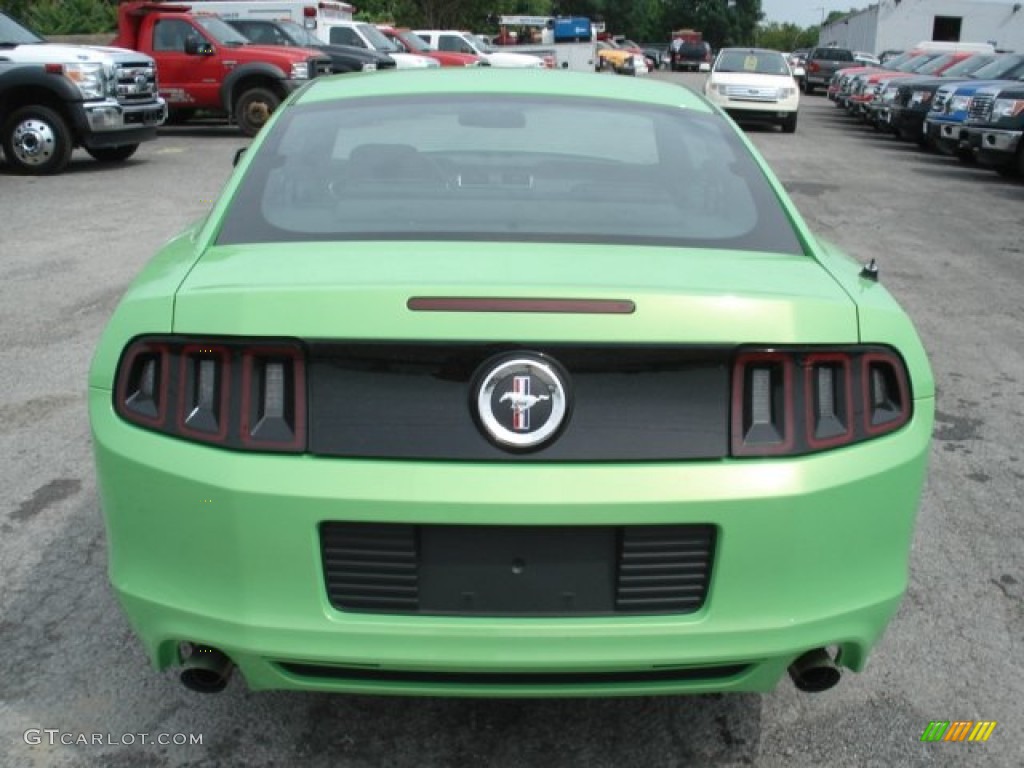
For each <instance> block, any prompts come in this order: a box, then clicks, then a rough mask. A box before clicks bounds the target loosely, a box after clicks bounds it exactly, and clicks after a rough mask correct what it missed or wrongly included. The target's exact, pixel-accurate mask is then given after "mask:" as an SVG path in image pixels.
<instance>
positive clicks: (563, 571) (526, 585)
mask: <svg viewBox="0 0 1024 768" xmlns="http://www.w3.org/2000/svg"><path fill="white" fill-rule="evenodd" d="M715 530H716V529H715V528H714V526H710V525H652V526H621V527H612V526H470V525H422V526H416V525H401V524H372V523H336V522H331V523H323V524H321V526H320V544H321V551H322V555H323V566H324V581H325V584H326V587H327V596H328V599H329V600H330V603H331V605H332V606H334V608H336V609H337V610H339V611H346V612H351V613H389V614H429V615H450V616H536V617H544V616H547V617H557V616H604V615H614V614H631V615H637V614H685V613H693V612H694V611H698V610H700V608H701V607H702V606H703V605H704V601H705V599H706V598H707V593H708V584H709V583H710V579H711V567H712V560H713V553H714V549H715Z"/></svg>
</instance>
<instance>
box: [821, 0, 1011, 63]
mask: <svg viewBox="0 0 1024 768" xmlns="http://www.w3.org/2000/svg"><path fill="white" fill-rule="evenodd" d="M819 39H820V44H821V45H837V46H839V47H840V48H850V49H851V50H855V51H872V52H874V53H881V52H882V51H890V50H896V51H903V50H906V49H908V48H911V47H913V46H914V45H915V44H917V43H919V42H921V41H922V40H943V41H955V42H961V43H992V44H993V45H995V46H996V48H997V49H999V50H1005V51H1017V52H1024V0H1020V1H1018V0H879V2H877V3H875V4H874V5H870V6H868V7H867V8H866V9H865V10H863V11H857V12H855V13H851V14H850V15H848V16H844V17H843V18H841V19H838V20H836V21H833V22H832V23H830V24H826V25H824V26H823V27H822V28H821V37H820V38H819Z"/></svg>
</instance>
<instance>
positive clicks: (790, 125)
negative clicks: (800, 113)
mask: <svg viewBox="0 0 1024 768" xmlns="http://www.w3.org/2000/svg"><path fill="white" fill-rule="evenodd" d="M781 125H782V132H783V133H796V112H794V113H793V114H791V115H789V116H788V117H787V118H786V119H785V120H783V121H782V123H781Z"/></svg>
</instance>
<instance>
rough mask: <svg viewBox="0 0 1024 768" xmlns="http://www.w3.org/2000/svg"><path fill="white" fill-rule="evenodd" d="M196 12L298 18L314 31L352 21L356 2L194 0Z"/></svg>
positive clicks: (295, 20)
mask: <svg viewBox="0 0 1024 768" xmlns="http://www.w3.org/2000/svg"><path fill="white" fill-rule="evenodd" d="M189 6H190V8H191V10H192V12H193V13H215V14H217V15H218V16H222V17H223V18H225V19H269V20H271V21H284V20H286V19H287V20H290V21H294V22H295V23H296V24H301V25H302V26H304V27H305V28H306V29H308V30H309V31H310V32H313V33H314V34H315V33H316V31H317V30H318V29H320V28H321V27H322V26H323V25H324V24H325V23H327V22H329V21H351V20H352V14H353V13H355V10H356V9H355V6H353V5H349V4H348V3H342V2H327V1H326V0H325V1H324V2H309V0H306V1H305V2H303V0H193V1H192V2H190V3H189Z"/></svg>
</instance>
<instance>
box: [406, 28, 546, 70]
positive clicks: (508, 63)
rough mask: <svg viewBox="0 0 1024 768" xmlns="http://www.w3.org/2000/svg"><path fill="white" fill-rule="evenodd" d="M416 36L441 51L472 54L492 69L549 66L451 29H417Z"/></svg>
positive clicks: (526, 54)
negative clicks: (501, 49) (484, 61)
mask: <svg viewBox="0 0 1024 768" xmlns="http://www.w3.org/2000/svg"><path fill="white" fill-rule="evenodd" d="M416 34H417V35H419V36H420V37H421V38H423V40H424V41H425V42H426V43H428V44H429V45H430V46H431V47H433V48H436V49H437V50H439V51H453V52H455V53H471V54H473V55H475V56H479V57H480V58H482V59H484V60H486V61H487V62H488V63H489V64H490V65H491V66H492V67H507V68H521V69H525V68H534V69H544V68H545V67H547V64H545V63H544V60H543V59H541V58H540V57H539V56H531V55H530V54H528V53H513V52H512V51H499V50H498V49H496V48H494V47H493V46H491V45H489V44H488V43H487V41H485V40H482V39H480V38H479V37H477V36H476V35H471V34H469V33H468V32H457V31H455V30H450V29H417V30H416Z"/></svg>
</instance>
